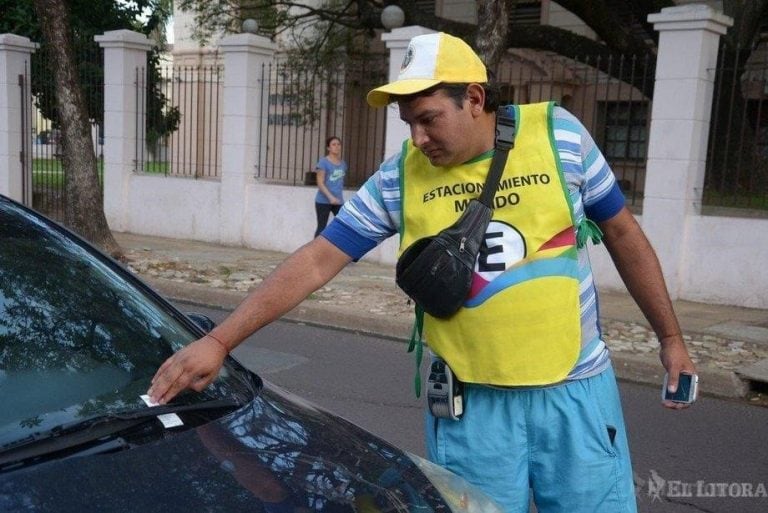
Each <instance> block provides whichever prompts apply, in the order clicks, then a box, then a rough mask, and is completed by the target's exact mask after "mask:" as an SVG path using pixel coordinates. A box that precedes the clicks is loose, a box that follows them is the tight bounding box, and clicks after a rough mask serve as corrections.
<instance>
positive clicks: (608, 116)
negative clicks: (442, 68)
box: [496, 49, 654, 211]
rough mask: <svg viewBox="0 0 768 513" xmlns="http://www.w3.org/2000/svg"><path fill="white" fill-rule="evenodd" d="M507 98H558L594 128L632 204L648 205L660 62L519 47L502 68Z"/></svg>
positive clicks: (500, 73) (528, 100)
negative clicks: (565, 54) (647, 175)
mask: <svg viewBox="0 0 768 513" xmlns="http://www.w3.org/2000/svg"><path fill="white" fill-rule="evenodd" d="M496 76H497V80H498V83H499V85H500V89H501V100H502V102H504V103H533V102H539V101H549V100H554V101H557V102H558V103H559V104H560V105H562V106H563V107H565V108H566V109H568V110H569V111H570V112H571V113H573V114H574V115H575V116H576V117H577V118H578V119H579V120H580V121H581V122H582V123H583V124H584V126H585V127H586V128H587V129H588V130H589V132H590V133H591V134H592V137H593V138H594V140H595V142H596V143H597V144H598V146H599V147H600V149H601V150H602V152H603V154H604V155H605V157H606V159H607V160H608V162H609V164H610V165H611V167H612V169H613V171H614V173H615V174H616V177H617V179H618V181H619V184H620V185H621V188H622V190H623V192H624V194H625V196H626V198H627V201H628V203H629V204H630V205H632V206H633V207H634V209H635V210H636V211H640V210H641V209H642V199H643V192H644V183H645V169H646V153H647V147H648V134H649V127H650V113H651V104H652V96H653V92H652V87H653V82H654V80H653V78H654V64H653V62H652V61H651V60H650V59H649V58H647V57H635V56H626V55H621V56H617V57H612V56H609V57H603V56H585V57H583V58H578V59H571V58H567V57H563V56H561V55H556V54H544V53H541V52H536V51H532V50H524V49H517V50H512V51H511V52H510V55H509V58H508V59H507V60H506V61H504V62H503V63H502V64H501V65H500V66H499V68H498V69H497V71H496Z"/></svg>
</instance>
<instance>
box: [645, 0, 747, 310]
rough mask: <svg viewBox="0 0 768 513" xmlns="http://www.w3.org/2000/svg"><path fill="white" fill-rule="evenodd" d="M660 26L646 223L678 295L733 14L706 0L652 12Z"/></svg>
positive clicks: (697, 210) (674, 294) (698, 204)
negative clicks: (721, 50)
mask: <svg viewBox="0 0 768 513" xmlns="http://www.w3.org/2000/svg"><path fill="white" fill-rule="evenodd" d="M648 21H649V22H650V23H653V24H654V28H655V29H656V30H657V31H659V49H658V58H657V63H656V82H655V84H656V85H655V88H654V93H653V109H652V112H651V128H650V134H649V141H648V162H647V173H646V182H645V198H644V200H643V215H642V226H643V229H644V231H645V233H646V234H647V235H648V238H649V239H650V240H651V243H652V244H653V246H654V248H655V249H656V252H657V254H658V256H659V260H660V261H661V265H662V268H663V269H664V277H665V279H666V281H667V286H668V288H669V292H670V295H671V296H672V298H673V299H677V298H678V297H679V286H680V283H681V281H682V277H683V275H684V273H685V266H686V265H690V262H688V261H687V258H686V239H687V231H688V221H689V219H690V216H693V215H698V214H699V213H700V207H701V197H702V189H703V186H704V171H705V164H706V153H707V138H708V135H709V124H710V116H711V110H712V94H713V89H714V79H715V68H716V66H717V52H718V43H719V40H720V36H721V35H723V34H725V33H726V31H727V30H728V27H729V26H731V25H732V24H733V20H732V19H731V18H729V17H727V16H725V15H724V14H722V13H719V12H716V11H714V10H713V9H712V8H710V7H708V6H706V5H702V4H690V5H682V6H677V7H668V8H665V9H662V10H661V12H660V13H656V14H651V15H650V16H648Z"/></svg>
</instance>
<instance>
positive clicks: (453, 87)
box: [389, 82, 500, 112]
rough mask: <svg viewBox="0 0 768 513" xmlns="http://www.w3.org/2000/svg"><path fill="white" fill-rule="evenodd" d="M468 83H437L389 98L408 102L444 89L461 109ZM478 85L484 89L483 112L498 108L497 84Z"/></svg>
mask: <svg viewBox="0 0 768 513" xmlns="http://www.w3.org/2000/svg"><path fill="white" fill-rule="evenodd" d="M468 85H469V84H450V83H442V84H437V85H436V86H432V87H430V88H429V89H425V90H423V91H419V92H418V93H413V94H403V95H395V94H393V95H390V97H389V99H390V101H393V102H405V103H408V102H410V101H413V100H415V99H416V98H421V97H424V96H432V95H433V94H435V93H436V92H438V91H445V94H446V96H448V97H449V98H451V99H452V100H453V103H455V104H456V107H457V108H459V109H461V108H462V105H463V103H462V102H463V101H464V98H466V97H467V86H468ZM480 86H481V87H482V88H483V89H484V90H485V104H484V105H483V110H484V111H485V112H496V110H497V109H498V108H499V97H500V93H499V88H498V86H497V85H496V84H495V83H493V82H489V83H485V84H480Z"/></svg>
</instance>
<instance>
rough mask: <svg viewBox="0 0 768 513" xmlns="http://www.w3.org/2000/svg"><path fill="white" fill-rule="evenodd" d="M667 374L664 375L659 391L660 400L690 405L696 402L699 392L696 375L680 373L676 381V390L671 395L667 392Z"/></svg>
mask: <svg viewBox="0 0 768 513" xmlns="http://www.w3.org/2000/svg"><path fill="white" fill-rule="evenodd" d="M668 382H669V374H665V375H664V387H663V388H662V389H661V398H662V400H664V401H672V402H673V403H682V404H691V403H693V402H694V401H695V400H696V396H697V394H698V391H699V377H698V376H697V375H696V374H688V373H684V372H681V373H680V377H679V378H678V380H677V390H676V391H675V392H674V393H673V392H670V391H669V390H667V385H668Z"/></svg>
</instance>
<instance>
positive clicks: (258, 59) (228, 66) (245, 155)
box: [219, 33, 276, 244]
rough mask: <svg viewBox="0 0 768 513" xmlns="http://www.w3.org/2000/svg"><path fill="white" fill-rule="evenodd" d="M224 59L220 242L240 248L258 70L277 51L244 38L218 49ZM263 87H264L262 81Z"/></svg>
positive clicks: (259, 112) (257, 118)
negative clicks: (237, 245) (238, 245)
mask: <svg viewBox="0 0 768 513" xmlns="http://www.w3.org/2000/svg"><path fill="white" fill-rule="evenodd" d="M219 49H220V50H221V52H222V53H223V55H224V94H223V108H222V111H223V118H222V136H221V140H222V157H221V188H220V198H219V205H220V207H219V208H220V217H219V219H221V221H220V222H221V226H220V230H219V233H220V234H221V235H220V236H221V242H223V243H225V244H243V243H244V233H243V232H244V226H246V223H245V215H246V213H247V191H248V185H250V184H253V183H254V182H255V181H254V176H255V174H256V170H257V166H258V165H260V163H259V162H257V159H258V155H259V151H258V149H259V146H260V145H261V144H266V140H265V135H266V134H262V133H261V128H262V127H263V126H266V122H264V123H262V117H263V116H265V115H266V114H265V112H263V109H262V104H261V98H262V88H263V85H262V83H261V78H262V72H263V70H262V68H263V65H267V64H269V63H270V62H272V59H273V57H274V54H275V50H276V45H275V44H274V43H273V42H272V41H270V40H269V39H268V38H266V37H263V36H257V35H255V34H250V33H243V34H235V35H231V36H227V37H225V38H224V39H223V40H222V41H221V42H220V43H219ZM266 84H269V80H268V79H267V81H266Z"/></svg>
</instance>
